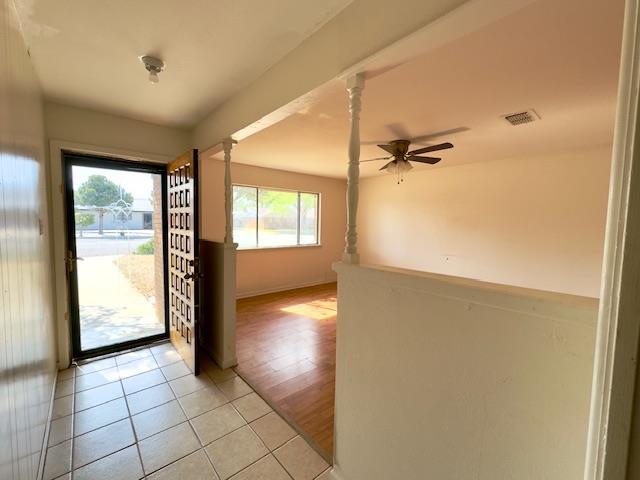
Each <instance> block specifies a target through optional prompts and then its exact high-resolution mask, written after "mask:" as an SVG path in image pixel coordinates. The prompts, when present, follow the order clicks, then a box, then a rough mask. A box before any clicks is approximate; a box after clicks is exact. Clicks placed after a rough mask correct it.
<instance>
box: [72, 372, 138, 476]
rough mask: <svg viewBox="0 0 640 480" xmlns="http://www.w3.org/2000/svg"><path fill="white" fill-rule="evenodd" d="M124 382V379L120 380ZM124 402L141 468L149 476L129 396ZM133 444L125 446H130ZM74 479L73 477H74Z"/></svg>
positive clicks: (125, 397)
mask: <svg viewBox="0 0 640 480" xmlns="http://www.w3.org/2000/svg"><path fill="white" fill-rule="evenodd" d="M120 383H122V380H120ZM121 387H122V392H123V393H124V385H121ZM124 404H125V406H126V407H127V413H128V414H129V417H128V418H129V425H131V430H132V431H133V439H134V440H135V446H136V452H138V461H139V462H140V468H141V469H142V478H147V472H146V470H145V468H144V463H143V461H142V454H141V453H140V445H139V442H138V432H136V428H135V425H134V424H133V415H131V409H130V408H129V401H128V400H127V396H126V395H125V396H124ZM130 446H131V445H129V446H128V447H125V448H129V447H130ZM72 480H73V479H72Z"/></svg>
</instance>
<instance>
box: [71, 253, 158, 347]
mask: <svg viewBox="0 0 640 480" xmlns="http://www.w3.org/2000/svg"><path fill="white" fill-rule="evenodd" d="M118 257H119V256H118V255H108V256H99V257H87V258H85V259H84V260H83V261H78V263H77V265H78V291H79V299H80V332H81V333H80V338H81V346H82V349H83V350H88V349H91V348H96V347H102V346H105V345H113V344H114V343H120V342H126V341H128V340H135V339H138V338H143V337H148V336H150V335H157V334H160V333H163V332H164V319H162V320H158V318H157V317H156V313H155V308H154V306H153V304H152V303H151V302H149V301H148V300H147V299H146V298H145V297H144V296H143V295H142V294H141V293H140V292H138V291H137V290H136V289H135V288H134V287H133V285H131V283H130V282H129V280H128V279H127V278H126V277H125V276H124V275H123V274H122V273H121V272H120V270H119V269H118V267H117V266H116V265H115V263H114V260H115V259H117V258H118Z"/></svg>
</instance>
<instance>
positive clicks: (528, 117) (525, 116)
mask: <svg viewBox="0 0 640 480" xmlns="http://www.w3.org/2000/svg"><path fill="white" fill-rule="evenodd" d="M504 119H505V120H506V121H507V122H509V123H510V124H511V125H513V126H514V127H515V126H516V125H522V124H524V123H531V122H535V121H536V120H539V119H540V115H538V114H537V113H536V111H535V110H527V111H524V112H518V113H512V114H510V115H505V116H504Z"/></svg>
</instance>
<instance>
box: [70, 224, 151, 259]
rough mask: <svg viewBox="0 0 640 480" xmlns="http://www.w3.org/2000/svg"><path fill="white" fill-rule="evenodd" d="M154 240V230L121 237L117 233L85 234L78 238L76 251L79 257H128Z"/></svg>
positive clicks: (138, 231)
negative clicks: (141, 246)
mask: <svg viewBox="0 0 640 480" xmlns="http://www.w3.org/2000/svg"><path fill="white" fill-rule="evenodd" d="M152 238H153V231H152V230H134V231H129V232H125V234H124V235H121V234H120V232H116V231H105V232H104V234H103V235H98V233H97V232H83V236H82V237H76V251H77V254H78V256H79V257H82V258H86V257H95V256H102V255H127V254H129V253H133V252H134V251H135V249H136V248H138V247H139V246H140V245H142V244H143V243H145V242H148V241H149V240H151V239H152Z"/></svg>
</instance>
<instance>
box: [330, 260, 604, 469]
mask: <svg viewBox="0 0 640 480" xmlns="http://www.w3.org/2000/svg"><path fill="white" fill-rule="evenodd" d="M337 270H338V335H337V339H338V344H337V364H336V369H337V370H336V451H335V452H334V454H335V459H336V463H337V466H338V470H339V472H341V473H342V476H339V477H338V478H341V479H344V480H352V479H353V480H359V479H367V480H387V479H402V480H424V479H434V480H435V479H437V480H471V479H473V480H515V479H517V480H542V479H545V480H570V479H571V480H578V479H581V478H582V472H583V467H584V456H585V447H586V441H587V423H588V415H589V397H590V390H591V389H590V387H591V371H592V362H593V359H592V356H593V344H594V336H595V323H596V316H597V301H596V300H595V299H588V298H584V297H572V296H568V295H562V294H553V293H548V292H541V291H536V290H526V289H521V288H515V287H505V286H500V285H491V284H487V283H483V282H477V281H473V280H466V279H460V278H455V277H445V276H442V275H434V274H424V273H423V274H421V273H418V272H411V271H406V270H405V271H403V270H399V271H398V270H394V269H385V270H382V269H376V268H367V267H358V266H350V265H344V264H338V266H337ZM363 332H364V334H363Z"/></svg>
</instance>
